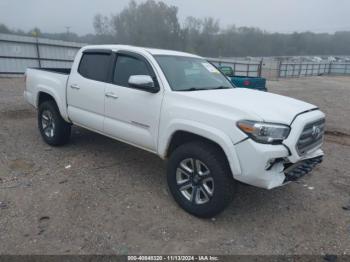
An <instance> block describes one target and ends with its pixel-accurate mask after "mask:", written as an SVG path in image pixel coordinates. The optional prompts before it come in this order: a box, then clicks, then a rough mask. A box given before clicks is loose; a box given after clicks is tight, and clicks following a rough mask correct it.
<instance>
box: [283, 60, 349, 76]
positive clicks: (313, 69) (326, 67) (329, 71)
mask: <svg viewBox="0 0 350 262" xmlns="http://www.w3.org/2000/svg"><path fill="white" fill-rule="evenodd" d="M347 74H350V63H338V62H332V63H281V64H280V65H279V74H278V76H279V77H281V78H287V77H303V76H321V75H347Z"/></svg>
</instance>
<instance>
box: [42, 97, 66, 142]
mask: <svg viewBox="0 0 350 262" xmlns="http://www.w3.org/2000/svg"><path fill="white" fill-rule="evenodd" d="M38 127H39V131H40V134H41V136H42V138H43V139H44V141H45V142H46V143H47V144H49V145H52V146H60V145H64V144H66V143H67V142H68V141H69V138H70V133H71V124H69V123H67V122H66V121H65V120H64V119H63V118H62V117H61V114H60V112H59V110H58V108H57V105H56V103H55V102H54V101H46V102H43V103H42V104H40V105H39V111H38Z"/></svg>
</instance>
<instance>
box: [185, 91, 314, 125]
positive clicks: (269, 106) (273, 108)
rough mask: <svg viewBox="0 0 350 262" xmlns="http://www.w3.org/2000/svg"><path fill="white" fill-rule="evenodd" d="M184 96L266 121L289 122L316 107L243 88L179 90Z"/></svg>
mask: <svg viewBox="0 0 350 262" xmlns="http://www.w3.org/2000/svg"><path fill="white" fill-rule="evenodd" d="M181 93H182V94H183V95H184V96H187V97H191V98H193V99H196V100H202V101H203V102H207V104H208V105H214V106H215V105H221V106H225V107H229V108H234V109H237V110H239V111H243V112H245V113H248V114H250V115H252V116H255V117H259V118H261V120H263V121H266V122H274V123H282V124H287V125H289V124H291V122H292V121H293V119H294V117H295V116H296V115H297V114H299V113H302V112H305V111H309V110H312V109H316V108H317V107H316V106H314V105H312V104H309V103H306V102H303V101H300V100H297V99H294V98H290V97H286V96H281V95H277V94H273V93H268V92H262V91H256V90H249V89H244V88H234V89H222V90H208V91H205V90H203V91H193V92H181Z"/></svg>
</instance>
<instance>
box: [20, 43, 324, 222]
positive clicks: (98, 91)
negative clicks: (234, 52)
mask: <svg viewBox="0 0 350 262" xmlns="http://www.w3.org/2000/svg"><path fill="white" fill-rule="evenodd" d="M26 76H27V78H26V79H27V80H26V89H25V92H24V95H25V98H26V99H27V101H28V102H29V103H30V104H32V105H33V106H35V107H37V108H38V126H39V130H40V133H41V135H42V137H43V139H44V140H45V141H46V142H47V143H48V144H50V145H53V146H59V145H63V144H65V143H67V142H68V140H69V137H70V129H71V125H72V124H75V125H78V126H81V127H84V128H87V129H90V130H92V131H95V132H98V133H101V134H103V135H106V136H109V137H111V138H113V139H117V140H120V141H123V142H126V143H129V144H131V145H134V146H136V147H139V148H142V149H144V150H147V151H149V152H152V153H154V154H157V155H158V156H160V157H161V158H163V159H168V165H167V181H168V185H169V189H170V192H171V193H172V195H173V196H174V198H175V200H176V201H177V202H178V204H179V205H180V206H181V207H182V208H184V209H185V210H186V211H188V212H190V213H191V214H193V215H196V216H198V217H212V216H215V215H216V214H218V213H219V212H221V211H222V210H223V209H224V208H225V207H226V206H227V205H228V204H229V203H230V200H231V199H232V196H233V194H234V192H235V184H236V180H238V181H241V182H244V183H247V184H250V185H254V186H258V187H262V188H267V189H271V188H274V187H278V186H281V185H284V184H286V183H288V182H290V181H293V180H296V179H298V178H300V177H301V176H303V175H305V174H306V173H308V172H310V171H311V170H312V169H313V167H314V166H315V165H316V164H318V163H319V162H321V160H322V156H323V152H322V150H321V149H320V148H321V145H322V142H323V133H324V114H323V113H322V112H321V111H319V110H318V108H317V107H316V106H314V105H311V104H308V103H305V102H302V101H299V100H295V99H292V98H288V97H284V96H279V95H275V94H270V93H266V92H256V91H251V90H242V89H239V88H234V87H233V86H232V84H231V83H230V81H228V80H227V78H226V77H225V76H224V75H223V74H222V73H221V72H220V71H219V70H218V69H216V68H215V67H214V66H212V65H211V64H209V63H208V62H207V61H206V60H204V59H203V58H201V57H198V56H195V55H191V54H187V53H182V52H175V51H167V50H158V49H147V48H140V47H132V46H121V45H105V46H88V47H84V48H82V49H81V50H80V51H79V52H78V54H77V56H76V58H75V61H74V63H73V66H72V68H71V69H46V70H38V69H28V70H27V72H26Z"/></svg>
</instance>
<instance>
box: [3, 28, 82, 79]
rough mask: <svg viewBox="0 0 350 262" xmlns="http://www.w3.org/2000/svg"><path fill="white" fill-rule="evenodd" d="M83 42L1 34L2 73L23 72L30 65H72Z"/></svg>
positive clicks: (13, 73) (16, 73)
mask: <svg viewBox="0 0 350 262" xmlns="http://www.w3.org/2000/svg"><path fill="white" fill-rule="evenodd" d="M82 46H84V44H81V43H74V42H65V41H58V40H51V39H45V38H37V37H28V36H18V35H8V34H0V74H2V75H18V74H23V73H24V72H25V70H26V68H28V67H71V64H72V62H73V59H74V57H75V54H76V53H77V51H78V50H79V49H80V48H81V47H82Z"/></svg>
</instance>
